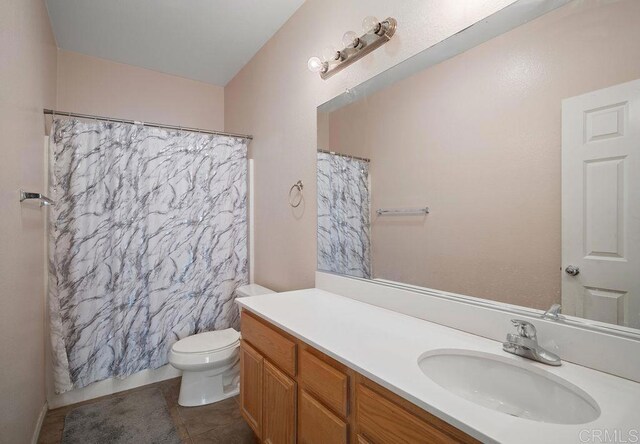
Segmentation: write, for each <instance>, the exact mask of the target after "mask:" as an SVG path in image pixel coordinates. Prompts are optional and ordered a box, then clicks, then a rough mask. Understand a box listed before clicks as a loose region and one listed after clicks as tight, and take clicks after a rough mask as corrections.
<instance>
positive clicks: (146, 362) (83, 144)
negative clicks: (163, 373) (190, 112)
mask: <svg viewBox="0 0 640 444" xmlns="http://www.w3.org/2000/svg"><path fill="white" fill-rule="evenodd" d="M50 141H51V142H50V149H49V153H50V154H49V160H50V162H49V184H50V194H51V195H52V197H53V199H54V200H55V206H54V207H52V208H51V210H50V212H49V313H50V328H51V341H52V350H53V361H54V362H53V364H54V381H55V388H56V391H57V392H58V393H61V392H64V391H67V390H70V389H73V388H79V387H84V386H86V385H88V384H90V383H92V382H94V381H99V380H102V379H106V378H111V377H117V378H123V377H126V376H128V375H131V374H133V373H136V372H138V371H140V370H144V369H151V368H157V367H160V366H162V365H164V364H166V363H167V353H168V351H169V350H170V347H171V345H172V344H173V343H174V342H175V341H176V340H178V339H181V338H183V337H185V336H188V335H191V334H194V333H198V332H203V331H208V330H218V329H224V328H228V327H236V328H237V327H238V310H237V308H236V306H235V303H234V294H235V289H236V288H237V287H238V286H240V285H243V284H245V283H247V280H248V270H247V209H246V208H247V207H246V199H247V197H246V193H247V188H246V181H247V178H246V174H247V173H246V172H247V160H246V151H247V147H246V143H247V141H246V140H244V139H238V138H233V137H227V136H217V135H207V134H201V133H193V132H183V131H172V130H166V129H159V128H150V127H145V126H143V125H131V124H125V123H113V122H93V121H92V122H84V121H79V120H71V119H54V122H53V126H52V130H51V138H50Z"/></svg>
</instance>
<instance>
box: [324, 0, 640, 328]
mask: <svg viewBox="0 0 640 444" xmlns="http://www.w3.org/2000/svg"><path fill="white" fill-rule="evenodd" d="M400 26H401V24H400ZM440 45H447V42H446V41H445V42H443V43H442V44H440ZM427 51H429V50H427ZM387 83H390V82H387ZM363 91H364V90H363ZM318 269H319V270H320V271H328V272H332V273H339V274H343V275H348V276H354V277H358V278H364V279H372V280H377V281H379V282H382V283H387V284H388V283H402V284H405V285H407V284H408V285H412V286H419V287H424V288H428V289H433V290H437V291H440V292H443V294H444V293H445V292H446V293H453V294H458V295H464V296H470V297H474V298H478V299H482V300H490V301H495V302H498V303H506V304H512V305H514V306H520V307H527V308H533V309H539V310H546V309H548V308H549V307H550V306H552V305H553V304H561V305H562V314H563V315H565V316H572V317H577V318H583V319H588V320H591V321H594V322H591V321H590V323H592V324H594V325H604V324H608V325H612V326H615V328H616V329H618V330H619V331H629V332H633V331H635V329H640V1H637V0H617V1H615V0H609V1H607V0H593V1H581V0H575V1H569V2H566V3H565V4H564V5H563V6H560V7H558V8H556V9H553V10H552V11H550V12H547V13H546V14H544V15H541V16H540V17H538V18H536V19H535V20H533V21H530V22H528V23H524V24H522V25H520V26H518V27H516V28H514V29H511V30H509V31H507V32H504V33H502V34H500V35H498V36H496V37H493V38H491V39H489V40H487V41H484V42H482V43H481V44H478V45H476V46H474V47H472V48H470V49H468V50H466V51H464V52H462V53H460V54H458V55H455V56H454V57H451V58H448V59H446V60H443V61H441V62H439V63H437V64H435V65H433V66H430V67H428V68H426V69H421V70H419V71H417V72H414V73H412V74H411V75H408V76H407V75H404V78H402V79H401V80H398V81H395V82H393V83H391V84H388V85H387V86H385V87H384V88H382V89H378V90H375V91H373V92H362V91H360V92H357V91H356V93H354V92H351V93H345V95H342V96H340V97H337V98H336V99H334V100H333V101H331V102H329V103H327V104H324V105H322V106H321V107H319V109H318Z"/></svg>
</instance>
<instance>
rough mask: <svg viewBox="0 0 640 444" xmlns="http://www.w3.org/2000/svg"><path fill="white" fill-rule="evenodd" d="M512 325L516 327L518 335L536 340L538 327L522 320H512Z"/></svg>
mask: <svg viewBox="0 0 640 444" xmlns="http://www.w3.org/2000/svg"><path fill="white" fill-rule="evenodd" d="M511 323H512V324H513V325H515V327H516V329H517V330H518V335H520V336H522V337H523V338H527V339H536V327H535V326H534V325H533V324H532V323H531V322H527V321H523V320H521V319H512V320H511Z"/></svg>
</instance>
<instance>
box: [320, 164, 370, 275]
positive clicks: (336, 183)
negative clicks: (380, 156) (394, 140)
mask: <svg viewBox="0 0 640 444" xmlns="http://www.w3.org/2000/svg"><path fill="white" fill-rule="evenodd" d="M369 203H370V197H369V163H368V162H366V161H364V160H359V159H352V158H349V157H345V156H340V155H335V154H329V153H320V152H319V153H318V269H319V270H322V271H331V272H334V273H340V274H346V275H349V276H357V277H362V278H370V277H371V253H370V252H371V247H370V237H369V228H370V227H369V217H370V216H369V206H370V204H369Z"/></svg>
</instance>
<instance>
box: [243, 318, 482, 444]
mask: <svg viewBox="0 0 640 444" xmlns="http://www.w3.org/2000/svg"><path fill="white" fill-rule="evenodd" d="M241 330H242V343H241V346H240V368H241V370H240V372H241V378H240V381H241V385H240V404H241V412H242V415H243V417H244V418H245V419H246V420H247V423H248V424H249V425H250V426H251V428H252V429H253V430H254V432H255V434H256V436H257V437H258V439H259V440H260V441H261V442H262V443H265V444H290V443H299V444H348V443H354V444H396V443H397V444H400V443H402V444H414V443H415V444H418V443H424V444H426V443H477V442H478V441H476V440H475V439H473V438H471V437H470V436H468V435H466V434H465V433H463V432H461V431H460V430H458V429H456V428H455V427H453V426H451V425H450V424H448V423H446V422H445V421H442V420H441V419H439V418H437V417H435V416H433V415H431V414H430V413H428V412H426V411H424V410H422V409H420V408H419V407H417V406H415V405H414V404H412V403H410V402H409V401H407V400H405V399H403V398H401V397H399V396H398V395H396V394H394V393H392V392H390V391H389V390H387V389H385V388H383V387H381V386H380V385H378V384H376V383H374V382H373V381H371V380H369V379H367V378H365V377H364V376H362V375H360V374H359V373H357V372H355V371H353V370H351V369H350V368H348V367H346V366H345V365H343V364H341V363H339V362H337V361H335V360H334V359H332V358H330V357H329V356H327V355H325V354H323V353H321V352H320V351H318V350H316V349H314V348H313V347H311V346H309V345H308V344H305V343H304V342H302V341H300V340H298V339H296V338H294V337H293V336H291V335H289V334H287V333H286V332H284V331H282V330H281V329H279V328H277V327H275V326H273V325H271V324H269V323H268V322H266V321H265V320H263V319H261V318H259V317H257V316H256V315H253V314H252V313H250V312H247V311H243V312H242V317H241Z"/></svg>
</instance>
